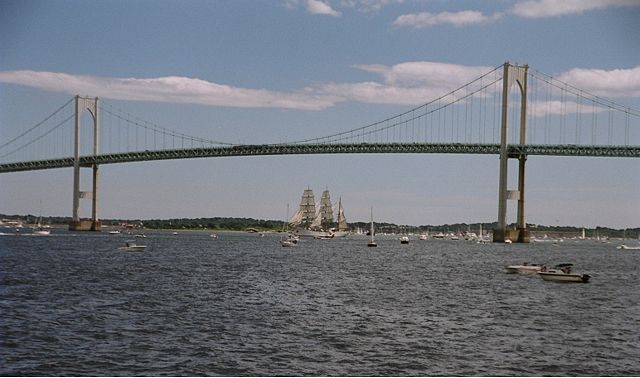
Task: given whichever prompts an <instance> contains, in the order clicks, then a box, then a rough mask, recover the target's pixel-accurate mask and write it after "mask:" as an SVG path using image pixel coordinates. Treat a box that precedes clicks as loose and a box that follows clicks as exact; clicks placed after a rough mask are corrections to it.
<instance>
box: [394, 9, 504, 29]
mask: <svg viewBox="0 0 640 378" xmlns="http://www.w3.org/2000/svg"><path fill="white" fill-rule="evenodd" d="M500 17H502V14H500V13H496V14H495V15H493V16H485V15H484V14H482V12H479V11H472V10H466V11H460V12H441V13H435V14H434V13H429V12H422V13H413V14H404V15H402V16H399V17H398V18H396V20H395V21H394V22H393V26H396V27H414V28H426V27H429V26H434V25H440V24H450V25H453V26H456V27H461V26H468V25H475V24H484V23H489V22H493V21H495V20H497V19H499V18H500Z"/></svg>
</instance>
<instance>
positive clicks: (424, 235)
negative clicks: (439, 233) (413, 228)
mask: <svg viewBox="0 0 640 378" xmlns="http://www.w3.org/2000/svg"><path fill="white" fill-rule="evenodd" d="M419 239H420V240H427V239H429V236H427V234H421V235H420V238H419Z"/></svg>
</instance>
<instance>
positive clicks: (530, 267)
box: [506, 262, 542, 274]
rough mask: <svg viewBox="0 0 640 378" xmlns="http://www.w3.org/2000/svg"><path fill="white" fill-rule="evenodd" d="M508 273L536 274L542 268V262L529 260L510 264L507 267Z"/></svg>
mask: <svg viewBox="0 0 640 378" xmlns="http://www.w3.org/2000/svg"><path fill="white" fill-rule="evenodd" d="M506 269H507V273H511V274H516V273H522V274H536V273H538V272H539V271H540V270H542V265H541V264H529V263H528V262H524V263H522V265H509V266H507V267H506Z"/></svg>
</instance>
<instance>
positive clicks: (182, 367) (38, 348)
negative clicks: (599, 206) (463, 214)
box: [0, 231, 640, 376]
mask: <svg viewBox="0 0 640 378" xmlns="http://www.w3.org/2000/svg"><path fill="white" fill-rule="evenodd" d="M126 239H127V237H126V236H114V235H108V234H106V233H102V234H78V235H71V234H69V233H66V232H65V233H62V232H61V231H60V232H58V233H57V234H53V235H52V236H50V237H35V236H25V235H22V236H0V314H1V318H0V348H1V349H0V373H1V374H2V375H91V376H96V375H98V376H104V375H107V376H120V375H127V376H130V375H134V376H137V375H177V376H182V375H236V376H238V375H269V376H272V375H329V376H334V375H352V376H353V375H360V376H362V375H365V376H370V375H403V376H404V375H409V376H410V375H554V376H558V375H559V376H574V375H589V376H593V375H597V376H603V375H607V376H608V375H620V376H629V375H636V376H637V375H640V274H639V273H638V268H639V265H640V264H639V263H640V253H638V251H620V250H616V249H615V244H599V243H595V242H589V241H584V242H575V241H565V242H564V243H562V244H561V245H553V244H550V243H540V244H531V245H510V246H507V245H494V244H488V245H478V244H474V243H470V242H464V241H418V240H415V241H412V242H411V244H409V245H408V246H404V245H400V243H399V242H398V241H397V240H391V239H388V240H385V239H379V240H378V243H379V247H378V248H377V249H369V248H367V247H366V241H367V239H366V238H364V237H360V238H358V237H350V238H346V239H344V240H329V241H313V240H303V241H302V242H301V244H300V245H299V246H298V247H296V248H294V249H285V248H282V247H280V246H279V243H278V237H277V236H275V235H272V236H266V237H264V238H261V237H259V236H258V235H255V234H233V233H229V234H226V233H225V234H221V236H220V238H219V239H218V240H212V239H211V238H210V237H209V236H208V234H205V233H182V234H180V235H171V234H170V233H156V234H150V236H149V237H148V238H147V239H144V242H145V243H146V244H148V245H149V247H148V249H147V251H145V252H144V253H135V252H124V251H122V250H118V247H120V246H122V245H123V244H124V241H125V240H126ZM523 261H530V262H543V263H547V264H553V263H561V262H573V263H575V264H576V266H575V270H576V271H580V272H584V273H589V274H591V275H592V281H591V282H590V283H588V284H559V283H552V282H545V281H542V280H541V279H539V278H537V277H527V276H522V275H508V274H505V273H504V266H505V265H508V264H513V263H521V262H523Z"/></svg>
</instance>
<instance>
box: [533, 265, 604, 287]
mask: <svg viewBox="0 0 640 378" xmlns="http://www.w3.org/2000/svg"><path fill="white" fill-rule="evenodd" d="M572 267H573V264H558V265H556V266H555V267H553V268H552V269H547V268H546V267H545V266H543V267H542V269H541V270H540V271H539V272H538V274H539V275H540V277H542V279H543V280H545V281H554V282H578V283H580V282H581V283H587V282H589V278H591V276H590V275H588V274H577V273H571V268H572Z"/></svg>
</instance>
